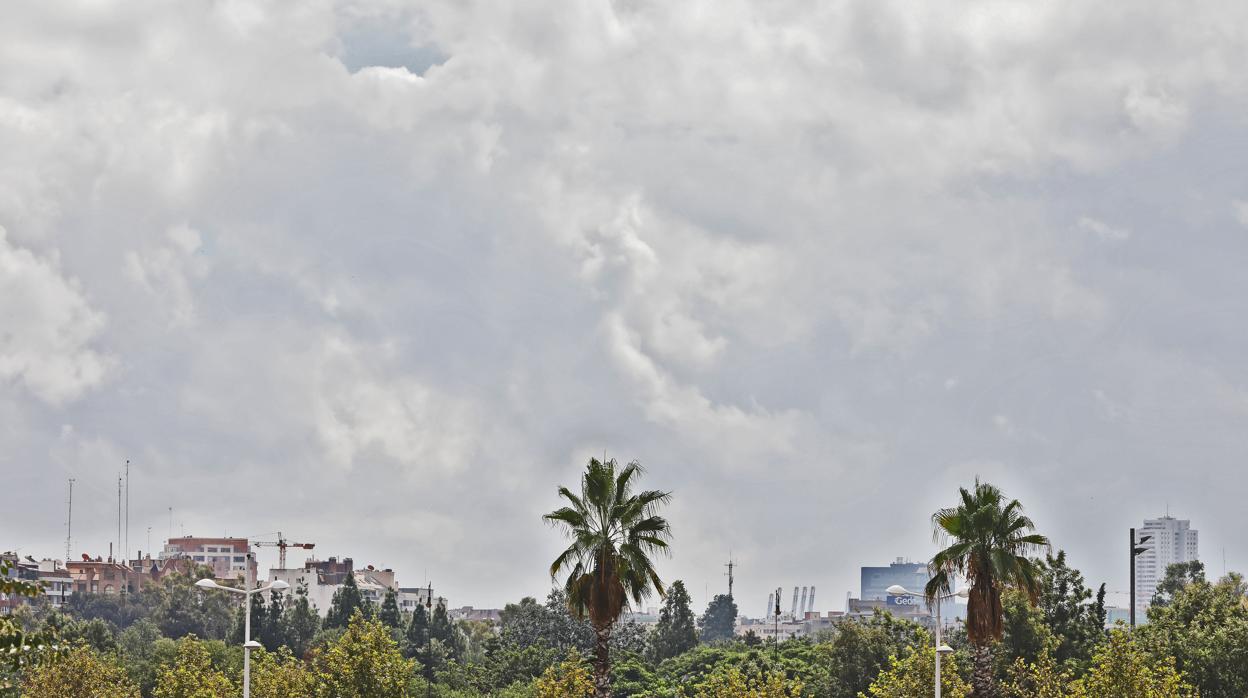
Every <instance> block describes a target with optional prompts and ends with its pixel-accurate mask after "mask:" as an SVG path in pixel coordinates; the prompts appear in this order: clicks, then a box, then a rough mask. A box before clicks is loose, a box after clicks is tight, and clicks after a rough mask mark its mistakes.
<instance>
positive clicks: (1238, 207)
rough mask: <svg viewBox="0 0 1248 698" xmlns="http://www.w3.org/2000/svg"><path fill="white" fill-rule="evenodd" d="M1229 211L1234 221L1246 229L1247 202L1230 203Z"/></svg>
mask: <svg viewBox="0 0 1248 698" xmlns="http://www.w3.org/2000/svg"><path fill="white" fill-rule="evenodd" d="M1231 211H1232V213H1234V215H1235V220H1236V221H1239V224H1240V225H1242V226H1244V227H1245V228H1248V201H1240V200H1238V199H1236V200H1235V201H1232V202H1231Z"/></svg>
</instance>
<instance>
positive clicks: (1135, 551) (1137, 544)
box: [1129, 528, 1153, 628]
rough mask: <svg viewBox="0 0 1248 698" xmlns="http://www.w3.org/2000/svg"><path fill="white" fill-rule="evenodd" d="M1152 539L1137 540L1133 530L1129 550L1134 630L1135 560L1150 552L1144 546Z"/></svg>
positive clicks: (1141, 538) (1144, 537)
mask: <svg viewBox="0 0 1248 698" xmlns="http://www.w3.org/2000/svg"><path fill="white" fill-rule="evenodd" d="M1152 539H1153V537H1152V536H1140V538H1139V540H1136V538H1135V529H1134V528H1133V529H1131V545H1130V547H1129V549H1130V550H1131V627H1132V628H1134V627H1135V558H1137V557H1139V556H1140V553H1142V552H1144V551H1145V550H1149V547H1148V546H1146V545H1144V544H1145V543H1147V542H1148V541H1150V540H1152Z"/></svg>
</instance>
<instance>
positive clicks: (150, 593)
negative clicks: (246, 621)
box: [136, 570, 240, 639]
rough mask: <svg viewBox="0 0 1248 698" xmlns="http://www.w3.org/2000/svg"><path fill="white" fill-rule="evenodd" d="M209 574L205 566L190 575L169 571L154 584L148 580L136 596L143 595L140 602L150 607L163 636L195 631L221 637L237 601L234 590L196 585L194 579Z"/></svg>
mask: <svg viewBox="0 0 1248 698" xmlns="http://www.w3.org/2000/svg"><path fill="white" fill-rule="evenodd" d="M210 576H212V575H211V573H210V572H207V571H206V570H200V571H198V572H197V573H196V574H193V575H184V574H171V575H168V576H166V577H163V578H161V580H160V582H158V583H156V584H149V585H148V586H147V587H145V588H144V589H143V591H142V593H141V594H136V596H141V597H142V598H141V602H142V604H143V605H145V606H147V607H148V608H149V609H150V617H151V618H152V619H153V620H155V621H156V624H157V626H158V627H159V628H160V632H161V634H163V635H164V636H165V637H174V638H180V637H185V636H187V635H195V636H196V637H204V638H212V639H224V638H225V637H226V636H227V634H228V632H229V630H230V628H231V626H232V625H233V616H234V612H235V609H237V608H238V607H239V606H240V604H239V603H238V600H237V599H235V598H234V594H226V593H221V592H208V591H204V590H202V589H198V588H196V587H195V582H197V581H199V580H200V579H202V578H204V577H210Z"/></svg>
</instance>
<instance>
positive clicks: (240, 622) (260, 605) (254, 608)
mask: <svg viewBox="0 0 1248 698" xmlns="http://www.w3.org/2000/svg"><path fill="white" fill-rule="evenodd" d="M250 602H251V603H250V606H251V639H252V640H256V641H261V640H260V639H261V638H263V637H264V635H265V633H266V629H265V621H267V620H268V617H269V612H268V609H267V608H266V605H265V603H264V594H252V595H251V597H250ZM247 606H248V604H247V602H246V601H244V602H243V603H241V604H239V606H238V610H237V611H236V612H235V614H234V626H233V628H231V630H230V635H229V638H228V639H229V641H230V644H232V645H242V644H243V641H244V638H243V634H244V632H245V630H246V628H247V626H246V620H247V618H246V616H244V615H243V611H244V609H245V608H246V607H247ZM274 630H275V629H269V630H267V632H269V633H273V632H274ZM276 630H277V632H278V633H279V634H280V632H281V630H280V629H276ZM261 644H263V642H261Z"/></svg>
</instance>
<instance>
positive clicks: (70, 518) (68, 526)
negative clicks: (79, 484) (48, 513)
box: [65, 477, 74, 562]
mask: <svg viewBox="0 0 1248 698" xmlns="http://www.w3.org/2000/svg"><path fill="white" fill-rule="evenodd" d="M66 508H67V509H68V511H67V512H66V513H65V562H69V558H70V555H71V552H70V549H71V548H72V547H73V540H74V478H72V477H71V478H69V501H68V502H67V503H66Z"/></svg>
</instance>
